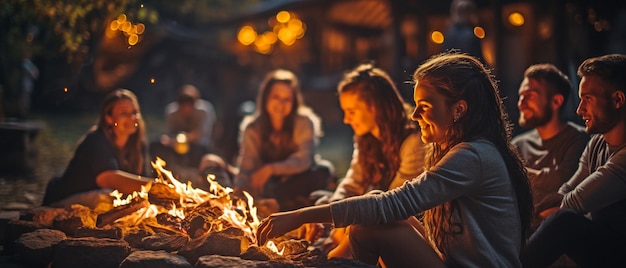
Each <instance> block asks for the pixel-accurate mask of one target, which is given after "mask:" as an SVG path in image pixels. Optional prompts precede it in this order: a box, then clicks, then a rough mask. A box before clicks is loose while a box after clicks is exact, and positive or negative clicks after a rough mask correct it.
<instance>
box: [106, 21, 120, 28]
mask: <svg viewBox="0 0 626 268" xmlns="http://www.w3.org/2000/svg"><path fill="white" fill-rule="evenodd" d="M109 27H110V28H111V30H113V31H117V29H119V28H120V21H118V20H114V21H112V22H111V25H110V26H109Z"/></svg>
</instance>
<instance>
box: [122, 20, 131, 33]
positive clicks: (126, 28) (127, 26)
mask: <svg viewBox="0 0 626 268" xmlns="http://www.w3.org/2000/svg"><path fill="white" fill-rule="evenodd" d="M120 28H121V29H122V31H124V32H129V31H130V29H131V28H133V24H132V23H130V21H127V22H124V24H122V27H120Z"/></svg>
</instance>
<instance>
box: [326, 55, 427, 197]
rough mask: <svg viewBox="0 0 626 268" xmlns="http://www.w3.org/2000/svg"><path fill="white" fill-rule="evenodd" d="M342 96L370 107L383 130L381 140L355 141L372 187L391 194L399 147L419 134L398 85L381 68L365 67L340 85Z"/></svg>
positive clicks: (369, 137) (366, 137) (368, 137)
mask: <svg viewBox="0 0 626 268" xmlns="http://www.w3.org/2000/svg"><path fill="white" fill-rule="evenodd" d="M337 91H338V93H339V94H342V93H355V94H357V95H358V97H359V99H360V100H362V101H364V102H365V103H366V104H367V106H368V107H373V108H374V110H375V111H376V112H375V113H376V114H375V117H376V118H375V121H376V125H377V126H378V128H379V129H380V140H379V139H377V138H375V137H374V136H373V135H372V134H371V133H368V134H365V135H362V136H357V137H355V139H356V143H357V148H358V150H359V156H358V159H357V161H358V163H359V165H360V166H361V169H362V170H363V174H367V177H366V178H365V179H366V181H367V182H368V183H369V184H374V185H376V186H377V188H379V189H381V190H388V187H389V184H390V183H391V180H392V179H393V177H394V176H395V173H396V171H397V170H398V168H399V167H400V146H401V145H402V142H404V140H405V139H406V137H407V136H409V135H410V134H411V133H414V132H417V129H416V126H415V124H414V123H412V121H411V120H409V117H408V114H409V113H408V111H410V109H411V107H410V106H409V105H408V104H406V103H405V102H404V101H403V99H402V96H401V95H400V93H399V92H398V89H397V88H396V86H395V84H394V83H393V81H392V80H391V78H390V77H389V75H387V73H386V72H385V71H383V70H381V69H380V68H376V67H374V66H373V64H371V63H365V64H361V65H359V66H357V67H356V68H354V69H352V70H350V71H348V72H347V73H346V74H345V75H344V76H343V79H342V80H341V82H339V85H338V86H337Z"/></svg>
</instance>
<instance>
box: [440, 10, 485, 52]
mask: <svg viewBox="0 0 626 268" xmlns="http://www.w3.org/2000/svg"><path fill="white" fill-rule="evenodd" d="M450 21H451V24H450V26H449V27H448V30H447V31H446V38H445V39H444V41H443V49H444V51H453V50H454V51H456V50H458V51H460V52H462V53H468V54H469V55H472V56H474V57H477V58H478V59H480V60H481V61H483V62H484V56H483V50H482V45H481V40H480V38H478V37H477V36H476V34H474V27H475V26H477V25H476V4H475V3H474V1H473V0H453V1H452V3H451V4H450Z"/></svg>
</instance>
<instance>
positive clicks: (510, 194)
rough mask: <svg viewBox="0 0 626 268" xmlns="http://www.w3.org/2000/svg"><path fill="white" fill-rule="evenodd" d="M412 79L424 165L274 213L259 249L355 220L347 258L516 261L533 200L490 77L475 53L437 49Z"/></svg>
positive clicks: (481, 263)
mask: <svg viewBox="0 0 626 268" xmlns="http://www.w3.org/2000/svg"><path fill="white" fill-rule="evenodd" d="M413 78H414V80H415V83H416V84H415V91H414V99H415V103H416V108H415V112H414V113H413V119H414V120H416V121H417V122H418V123H419V125H420V130H421V134H422V140H423V141H424V142H425V143H430V145H431V146H432V151H431V152H430V153H429V155H428V156H427V161H426V171H424V172H423V173H422V174H421V175H419V176H417V177H416V178H414V179H413V180H411V181H409V182H406V183H404V184H403V185H402V186H401V187H400V188H396V189H393V190H390V191H387V192H385V193H382V194H379V195H364V196H359V197H353V198H347V199H344V200H340V201H337V202H332V203H330V204H326V205H319V206H315V207H308V208H303V209H299V210H295V211H289V212H284V213H277V214H273V215H271V216H270V217H268V218H267V219H266V220H264V221H263V222H262V223H261V225H260V226H259V230H258V233H257V235H258V237H257V238H258V240H259V244H260V245H263V244H264V243H265V242H266V241H267V240H268V239H271V238H274V237H277V236H280V235H282V234H284V233H285V232H288V231H290V230H292V229H295V228H297V227H299V226H300V225H301V224H303V223H310V222H329V223H333V224H334V225H335V226H336V227H343V226H348V225H352V227H351V231H350V234H349V239H350V245H351V248H352V253H353V257H355V258H356V259H358V260H360V261H362V262H365V263H368V264H376V263H377V262H378V261H379V260H380V261H382V262H383V263H384V264H385V265H386V266H389V267H399V266H406V267H445V266H448V267H521V264H520V261H519V252H520V249H521V247H522V245H523V243H524V240H525V238H526V233H527V230H528V227H529V222H530V216H531V212H532V197H531V195H530V187H529V183H528V177H527V174H526V171H525V169H524V166H523V165H522V162H521V160H520V159H519V157H518V156H517V154H516V153H515V152H516V151H515V149H514V148H513V147H512V146H511V145H510V134H511V133H510V131H511V129H510V127H509V126H510V123H509V122H508V118H507V115H506V112H505V110H504V108H503V105H502V100H501V98H500V97H499V96H498V92H497V87H496V84H495V81H494V79H493V77H492V76H491V75H490V73H489V71H488V70H487V69H486V68H485V67H484V66H483V65H482V64H481V63H480V61H478V60H477V59H476V58H474V57H471V56H467V55H464V54H456V53H444V54H441V55H437V56H435V57H433V58H431V59H430V60H428V61H427V62H426V63H424V64H423V65H421V66H420V67H419V68H418V69H417V70H416V71H415V74H414V76H413ZM420 212H424V222H423V225H422V224H421V223H420V222H418V221H417V220H415V218H414V217H413V215H416V214H417V213H420Z"/></svg>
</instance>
